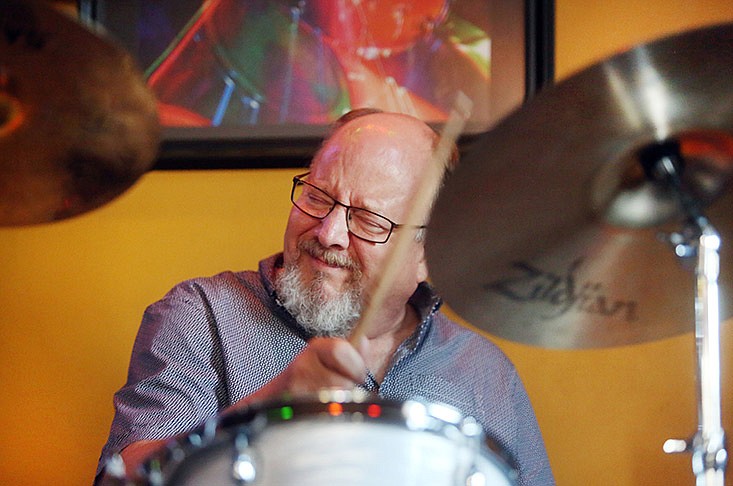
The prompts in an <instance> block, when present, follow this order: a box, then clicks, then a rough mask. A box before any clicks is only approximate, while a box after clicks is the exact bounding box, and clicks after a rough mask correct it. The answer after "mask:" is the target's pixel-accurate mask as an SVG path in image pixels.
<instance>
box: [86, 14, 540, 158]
mask: <svg viewBox="0 0 733 486" xmlns="http://www.w3.org/2000/svg"><path fill="white" fill-rule="evenodd" d="M79 7H80V8H79V10H80V15H81V18H82V20H83V21H85V22H86V23H87V24H88V25H91V26H92V27H93V28H95V29H98V30H100V31H103V32H105V33H106V34H108V35H109V36H111V37H112V38H114V39H116V41H118V42H119V43H120V44H121V45H122V47H123V48H125V49H126V50H127V51H128V52H130V53H131V54H132V55H133V56H134V57H135V59H136V60H137V62H138V64H139V66H140V68H141V70H142V71H143V72H144V74H145V78H146V81H147V84H148V86H149V87H150V89H151V90H152V91H153V93H154V94H155V96H156V98H157V100H158V109H159V114H160V119H161V123H162V124H163V127H164V134H163V141H162V145H161V154H160V157H159V160H158V162H157V165H156V168H158V169H216V168H247V167H252V168H264V167H270V168H272V167H296V166H304V165H307V162H308V161H309V159H310V157H311V156H312V155H313V153H314V152H315V150H316V149H317V147H318V145H319V143H320V141H321V140H322V138H323V136H324V135H325V134H326V132H327V130H328V127H329V124H330V123H331V122H333V121H334V120H335V119H336V118H338V117H339V116H340V115H341V114H343V113H344V112H346V111H348V110H350V109H353V108H361V107H376V108H381V109H384V110H387V111H400V112H404V113H409V114H412V115H415V116H417V117H419V118H421V119H423V120H425V121H426V122H428V123H430V124H432V125H434V126H436V128H437V129H440V126H441V124H442V123H444V122H445V121H446V120H447V117H448V114H449V112H450V110H451V108H452V105H453V103H454V101H455V99H456V96H457V94H458V93H459V92H462V93H463V94H465V95H466V96H468V98H469V99H471V101H472V102H473V110H472V113H471V117H470V119H469V120H468V123H467V124H466V127H465V130H464V133H463V134H462V136H461V137H460V139H459V147H466V146H468V145H469V144H470V141H471V140H472V139H474V138H475V137H476V136H478V135H480V134H481V133H483V132H484V131H486V130H488V129H490V128H491V126H492V125H493V124H495V123H496V122H497V121H498V120H499V119H501V118H502V117H503V116H505V115H506V114H508V113H509V112H511V111H512V110H513V109H514V108H516V107H518V106H519V105H521V103H522V102H523V101H524V100H526V99H527V98H528V97H530V96H532V94H533V93H535V92H536V91H537V90H538V89H539V88H541V87H542V86H543V85H544V84H547V83H549V82H551V80H552V76H553V62H554V57H553V50H554V27H553V24H554V3H553V2H549V1H529V0H527V1H525V2H522V1H517V0H299V1H292V0H203V1H202V0H124V1H121V0H80V3H79Z"/></svg>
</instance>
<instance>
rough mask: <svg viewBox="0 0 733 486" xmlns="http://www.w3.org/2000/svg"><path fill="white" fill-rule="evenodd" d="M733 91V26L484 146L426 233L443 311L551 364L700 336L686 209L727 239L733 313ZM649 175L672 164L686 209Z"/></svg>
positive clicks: (526, 118)
mask: <svg viewBox="0 0 733 486" xmlns="http://www.w3.org/2000/svg"><path fill="white" fill-rule="evenodd" d="M731 79H733V24H726V25H719V26H713V27H708V28H704V29H698V30H694V31H689V32H686V33H683V34H679V35H675V36H671V37H667V38H664V39H660V40H658V41H655V42H652V43H650V44H647V45H641V46H638V47H636V48H633V49H631V50H629V51H626V52H623V53H620V54H618V55H616V56H614V57H611V58H609V59H607V60H605V61H603V62H600V63H598V64H596V65H593V66H591V67H589V68H587V69H585V70H583V71H581V72H579V73H577V74H576V75H574V76H571V77H569V78H567V79H566V80H565V81H563V82H561V83H558V84H557V85H555V86H551V87H549V88H547V89H545V90H544V91H543V92H541V93H539V94H538V95H537V96H535V97H534V98H533V99H531V100H530V101H528V102H527V103H525V105H523V106H522V107H521V108H520V109H518V110H517V111H515V112H514V113H512V114H511V115H510V116H508V117H507V118H505V119H504V120H503V121H502V122H501V123H500V124H498V125H497V126H496V127H495V128H494V129H493V130H491V131H489V132H488V133H487V134H485V135H483V136H482V137H481V138H480V139H479V140H478V141H477V142H476V143H475V144H474V145H473V146H472V147H470V149H469V151H468V154H467V156H466V157H464V160H463V161H462V162H461V165H460V166H459V167H458V169H457V170H456V172H455V173H454V174H453V175H452V176H451V177H450V179H449V180H448V181H447V183H446V186H445V187H444V189H443V190H442V192H441V194H440V196H439V198H438V201H437V203H436V207H435V210H434V213H433V216H432V220H431V223H430V229H429V232H428V239H427V256H428V263H429V266H430V274H431V279H432V281H433V282H434V284H435V285H436V286H437V288H438V290H439V292H440V293H441V294H442V295H443V296H444V298H445V301H446V303H447V304H448V306H450V307H451V308H453V309H454V310H455V311H456V312H457V313H458V314H459V315H461V316H462V317H463V318H464V319H465V320H466V321H468V322H469V323H470V324H472V325H474V326H476V327H478V328H479V329H481V330H484V331H486V332H488V333H489V334H494V335H496V336H499V337H502V338H505V339H509V340H512V341H517V342H521V343H525V344H530V345H536V346H543V347H549V348H571V349H572V348H595V347H606V346H620V345H629V344H636V343H642V342H648V341H652V340H657V339H662V338H665V337H670V336H674V335H678V334H681V333H685V332H691V331H693V330H694V328H695V314H694V312H695V310H694V303H695V300H694V299H695V296H694V285H695V280H694V279H695V277H694V273H693V272H692V270H693V269H694V268H693V267H694V262H692V266H691V262H690V258H689V257H683V256H679V255H678V254H680V255H681V253H682V250H683V249H684V246H683V245H680V244H679V243H680V240H681V239H682V240H685V238H682V237H683V236H685V235H684V233H685V232H686V231H688V225H687V224H686V223H687V220H688V212H687V211H683V208H684V207H687V206H691V207H694V208H695V210H700V211H701V212H702V213H703V214H704V215H705V216H706V217H707V218H708V220H709V221H710V222H711V224H712V225H713V226H714V227H715V228H716V229H717V231H718V232H719V234H720V236H721V239H722V247H721V250H720V262H721V263H720V275H719V278H718V283H719V284H720V296H721V301H722V302H723V303H724V302H725V299H728V300H730V298H731V297H733V251H731V245H733V183H732V181H733V83H731ZM650 160H652V161H654V162H655V163H656V162H658V161H667V160H674V161H676V162H674V164H675V165H674V168H675V169H676V171H673V172H675V173H676V174H678V175H679V176H680V180H679V184H680V185H681V187H682V188H683V189H684V191H683V192H684V194H686V196H687V197H686V198H682V199H683V200H685V201H687V202H688V203H689V204H687V205H683V203H682V202H681V198H680V197H678V196H677V194H678V192H677V191H674V190H672V189H671V186H670V185H669V184H667V183H664V181H663V180H662V179H658V178H655V177H656V176H655V175H654V174H653V173H654V172H655V170H656V169H657V168H658V167H657V166H656V165H655V164H650V163H649V161H650ZM722 307H723V308H722V309H721V315H720V317H721V318H722V319H725V318H728V317H730V316H731V312H732V311H733V306H731V305H729V306H728V308H727V309H725V305H723V306H722Z"/></svg>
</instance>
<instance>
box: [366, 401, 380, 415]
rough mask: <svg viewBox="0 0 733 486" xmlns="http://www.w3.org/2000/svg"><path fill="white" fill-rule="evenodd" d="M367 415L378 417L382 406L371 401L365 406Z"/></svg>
mask: <svg viewBox="0 0 733 486" xmlns="http://www.w3.org/2000/svg"><path fill="white" fill-rule="evenodd" d="M367 415H369V416H370V417H371V418H377V417H379V416H380V415H382V407H380V406H379V405H376V404H374V403H372V404H371V405H369V406H368V407H367Z"/></svg>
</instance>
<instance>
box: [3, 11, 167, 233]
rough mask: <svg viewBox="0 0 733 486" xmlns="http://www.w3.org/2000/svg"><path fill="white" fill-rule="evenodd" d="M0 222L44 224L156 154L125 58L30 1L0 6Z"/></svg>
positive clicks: (138, 86)
mask: <svg viewBox="0 0 733 486" xmlns="http://www.w3.org/2000/svg"><path fill="white" fill-rule="evenodd" d="M0 28H1V29H2V31H1V33H0V225H4V226H16V225H26V224H36V223H45V222H51V221H55V220H59V219H64V218H69V217H72V216H75V215H77V214H80V213H83V212H86V211H89V210H92V209H94V208H97V207H99V206H101V205H102V204H105V203H106V202H108V201H110V200H112V199H113V198H115V197H116V196H118V195H119V194H121V193H122V192H123V191H125V190H126V189H127V188H129V187H130V186H131V185H132V184H133V183H134V182H135V181H136V180H137V179H138V178H139V177H140V176H141V175H142V174H143V173H144V172H145V171H147V170H148V169H149V168H150V167H151V165H152V163H153V161H154V159H155V156H156V154H157V151H158V140H159V126H158V117H157V112H156V105H155V100H154V98H153V96H152V95H151V94H150V93H149V91H148V89H147V87H146V85H145V82H144V80H143V78H142V74H140V73H139V72H138V70H137V68H136V66H135V63H134V61H133V59H132V58H131V56H129V55H128V54H127V53H126V52H124V51H123V50H122V49H120V48H119V47H117V46H116V45H114V44H113V43H112V41H110V40H106V39H103V38H102V37H100V36H99V35H97V34H94V33H92V32H91V31H89V30H87V29H86V28H85V27H84V26H82V25H81V24H79V23H78V22H77V21H76V20H75V19H73V18H71V17H69V16H67V15H65V14H63V13H61V12H59V11H56V10H54V9H53V8H52V7H50V6H49V5H47V4H45V3H43V2H37V1H25V0H4V1H3V2H2V4H0Z"/></svg>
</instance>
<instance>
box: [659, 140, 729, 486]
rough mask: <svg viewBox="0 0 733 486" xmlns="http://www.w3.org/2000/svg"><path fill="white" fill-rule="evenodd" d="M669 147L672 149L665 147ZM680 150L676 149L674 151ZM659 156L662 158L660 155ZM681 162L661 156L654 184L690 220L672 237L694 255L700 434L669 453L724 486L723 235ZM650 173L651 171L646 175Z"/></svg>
mask: <svg viewBox="0 0 733 486" xmlns="http://www.w3.org/2000/svg"><path fill="white" fill-rule="evenodd" d="M667 148H668V147H667ZM676 148H678V147H676ZM657 155H659V153H658V152H657ZM682 162H683V161H682V159H681V156H679V155H678V154H677V155H675V154H673V155H670V154H669V153H667V154H663V155H661V156H659V157H658V158H657V160H656V162H655V163H654V167H653V172H654V176H653V177H654V178H655V179H663V180H664V182H666V183H667V184H669V186H671V188H672V189H673V190H675V191H676V193H677V195H678V196H679V198H680V202H681V204H682V207H683V209H684V211H685V213H686V215H687V216H688V223H687V225H686V227H685V229H684V230H683V232H682V233H677V234H674V235H672V243H673V244H674V245H675V253H676V254H677V255H678V256H680V257H681V258H685V257H690V256H695V257H696V264H695V344H696V351H697V379H698V386H699V389H698V396H697V400H698V429H697V432H696V433H695V435H694V436H693V437H692V438H691V439H689V440H684V439H668V440H667V441H665V443H664V451H665V452H667V453H678V452H692V471H693V473H694V474H695V478H696V486H724V482H725V481H724V477H725V466H726V463H727V461H728V453H727V451H726V449H725V431H724V430H723V427H722V422H721V405H720V401H721V399H720V314H719V292H718V274H719V272H720V254H719V250H720V245H721V240H720V235H719V234H718V232H717V231H716V229H715V228H714V227H713V225H712V224H710V222H709V221H708V219H707V218H706V217H705V216H703V215H702V211H701V209H700V207H699V205H698V204H697V201H695V200H694V198H692V197H690V196H689V195H688V194H687V193H686V192H685V191H684V189H683V188H682V184H681V181H680V172H681V170H682V167H683V166H682ZM648 173H649V172H648Z"/></svg>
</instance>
